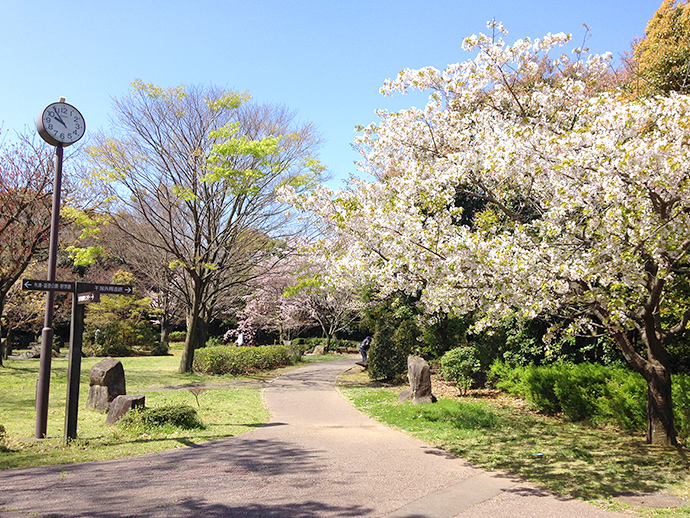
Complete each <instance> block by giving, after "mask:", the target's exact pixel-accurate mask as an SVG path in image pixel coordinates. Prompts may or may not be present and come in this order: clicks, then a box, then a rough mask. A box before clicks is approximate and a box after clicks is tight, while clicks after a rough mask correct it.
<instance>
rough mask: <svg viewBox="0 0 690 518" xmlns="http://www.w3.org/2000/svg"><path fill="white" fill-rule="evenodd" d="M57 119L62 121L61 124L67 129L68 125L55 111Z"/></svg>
mask: <svg viewBox="0 0 690 518" xmlns="http://www.w3.org/2000/svg"><path fill="white" fill-rule="evenodd" d="M55 118H56V119H57V120H58V121H60V124H62V125H63V126H64V127H65V128H66V127H67V124H65V121H63V120H62V117H60V114H59V113H58V112H57V110H55Z"/></svg>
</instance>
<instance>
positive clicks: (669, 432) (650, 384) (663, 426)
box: [644, 363, 677, 446]
mask: <svg viewBox="0 0 690 518" xmlns="http://www.w3.org/2000/svg"><path fill="white" fill-rule="evenodd" d="M644 376H645V379H646V380H647V442H648V443H649V444H659V445H664V446H674V445H676V444H677V441H676V429H675V427H674V425H673V401H672V398H671V374H670V373H669V370H668V368H666V367H664V366H663V365H661V364H658V363H657V364H652V365H651V367H650V368H649V369H648V370H647V372H646V373H645V374H644Z"/></svg>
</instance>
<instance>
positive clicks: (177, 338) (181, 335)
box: [169, 331, 187, 342]
mask: <svg viewBox="0 0 690 518" xmlns="http://www.w3.org/2000/svg"><path fill="white" fill-rule="evenodd" d="M185 338H187V331H170V335H169V339H170V341H171V342H184V340H185Z"/></svg>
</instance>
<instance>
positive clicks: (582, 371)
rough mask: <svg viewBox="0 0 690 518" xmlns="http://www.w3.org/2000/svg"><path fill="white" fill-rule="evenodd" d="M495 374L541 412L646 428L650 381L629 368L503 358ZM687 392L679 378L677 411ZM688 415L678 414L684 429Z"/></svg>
mask: <svg viewBox="0 0 690 518" xmlns="http://www.w3.org/2000/svg"><path fill="white" fill-rule="evenodd" d="M489 378H490V380H491V382H492V383H493V385H494V386H495V387H497V388H499V389H501V390H505V391H507V392H508V393H510V394H512V395H514V396H519V397H522V398H524V399H526V400H527V401H528V402H529V403H530V405H531V406H532V407H533V408H534V409H535V410H537V411H540V412H544V413H548V414H555V413H558V412H563V415H564V416H565V417H567V418H568V419H570V420H571V421H590V422H591V423H593V424H597V425H607V424H614V425H616V426H618V427H619V428H622V429H624V430H628V431H631V432H640V431H644V430H645V428H646V423H647V418H646V401H647V384H646V382H645V380H644V379H643V378H642V376H640V375H639V374H637V373H636V372H633V371H631V370H629V369H626V368H622V367H607V366H603V365H598V364H589V363H582V364H569V363H563V364H553V365H547V366H534V365H531V366H528V367H516V368H511V367H510V366H508V365H507V364H505V363H503V362H500V361H497V362H494V364H493V365H492V367H491V370H490V372H489ZM682 393H683V390H682V385H681V383H680V382H679V381H677V380H675V379H674V408H677V409H680V411H678V410H676V413H677V414H679V413H682V408H683V404H684V403H683V401H688V400H687V399H683V396H682ZM676 394H678V395H676ZM686 394H687V391H686ZM688 408H690V404H688ZM686 415H687V414H686ZM682 419H683V418H682V417H680V418H679V417H677V418H676V422H677V423H678V428H679V430H681V429H682V426H683V421H682ZM679 433H680V432H679Z"/></svg>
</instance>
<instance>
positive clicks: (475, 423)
mask: <svg viewBox="0 0 690 518" xmlns="http://www.w3.org/2000/svg"><path fill="white" fill-rule="evenodd" d="M339 386H340V389H341V391H342V392H343V394H344V395H345V396H346V397H347V398H348V399H349V400H350V401H351V402H352V403H353V404H354V405H355V406H356V407H357V408H358V409H359V410H361V411H362V412H364V413H365V414H366V415H369V416H370V417H372V418H374V419H376V420H378V421H380V422H382V423H384V424H386V425H388V426H392V427H395V428H398V429H400V430H402V431H404V432H406V433H409V434H411V435H413V436H415V437H417V438H419V439H421V440H423V441H425V442H427V443H429V444H433V445H436V446H438V447H440V448H442V449H444V450H446V451H449V452H452V453H454V454H457V455H459V456H461V457H463V458H465V459H467V460H469V461H470V462H472V463H473V464H475V465H478V466H481V467H484V468H486V469H490V470H493V469H497V470H504V471H509V472H512V473H515V474H518V475H520V476H523V477H525V478H526V479H527V480H529V481H530V482H533V483H536V484H539V485H543V486H545V487H547V488H549V489H551V490H554V491H557V492H558V493H561V494H564V495H567V496H571V497H580V498H585V499H588V500H597V501H600V502H601V503H602V504H603V505H606V506H610V507H614V508H616V509H619V510H620V509H623V508H626V506H625V505H624V504H620V503H618V501H616V500H613V496H614V495H617V494H620V493H626V492H632V493H656V492H661V493H667V494H670V495H675V496H677V497H680V498H684V499H686V500H690V452H689V451H688V450H687V449H684V448H682V447H678V448H672V447H658V446H650V445H648V444H646V443H645V440H644V437H643V436H636V435H630V434H626V433H623V432H620V431H618V430H615V429H612V428H593V427H590V426H587V425H585V424H581V423H573V422H569V421H567V420H566V419H564V418H562V417H559V416H555V417H549V416H545V415H541V414H538V413H536V412H534V411H532V410H531V409H530V408H529V407H528V406H527V405H526V404H525V403H524V402H523V401H521V400H519V399H515V398H509V397H506V396H504V395H501V394H500V393H498V392H497V391H493V392H490V391H475V392H472V393H470V395H469V396H467V397H460V395H459V391H458V390H457V389H454V388H451V389H450V390H449V389H448V387H447V386H446V387H444V389H445V390H444V393H443V394H439V395H440V396H441V397H440V398H439V401H438V402H437V403H435V404H432V405H411V404H410V403H409V402H404V403H399V402H398V395H399V393H400V391H401V390H402V389H403V388H405V387H399V386H398V387H395V386H386V385H383V384H380V383H376V382H371V381H369V379H368V377H367V376H366V374H365V373H364V372H357V371H349V372H348V373H346V374H345V375H343V376H342V377H341V379H340V383H339ZM434 392H435V393H438V386H437V385H435V386H434ZM636 512H637V513H642V514H643V515H663V516H690V507H686V508H679V509H664V510H653V509H645V508H636Z"/></svg>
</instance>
